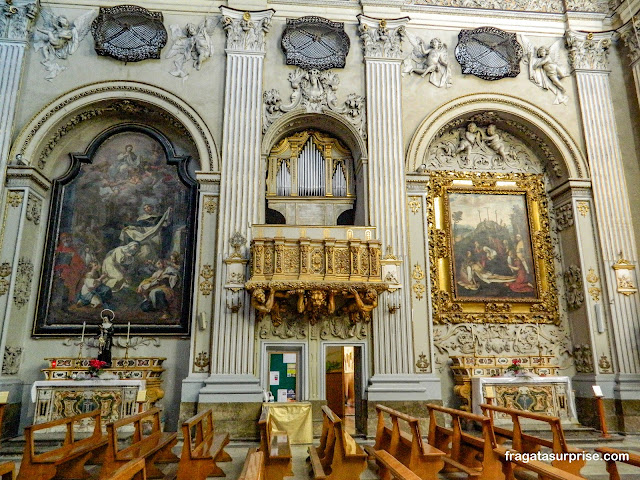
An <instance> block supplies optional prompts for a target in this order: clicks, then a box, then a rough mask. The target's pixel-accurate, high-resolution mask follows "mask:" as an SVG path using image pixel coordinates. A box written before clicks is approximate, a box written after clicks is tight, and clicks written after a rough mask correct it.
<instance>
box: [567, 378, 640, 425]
mask: <svg viewBox="0 0 640 480" xmlns="http://www.w3.org/2000/svg"><path fill="white" fill-rule="evenodd" d="M572 383H573V387H574V389H575V392H576V409H577V410H578V420H579V421H580V423H581V424H582V425H585V426H589V427H593V428H595V429H598V430H599V429H600V419H599V417H598V413H597V410H596V404H595V399H594V396H593V390H592V389H591V387H592V385H598V386H600V388H602V393H603V394H604V399H603V401H604V409H605V420H606V423H607V429H608V430H609V431H610V432H624V433H640V375H637V374H617V375H613V374H611V375H594V374H590V375H585V374H582V375H576V376H575V377H573V379H572Z"/></svg>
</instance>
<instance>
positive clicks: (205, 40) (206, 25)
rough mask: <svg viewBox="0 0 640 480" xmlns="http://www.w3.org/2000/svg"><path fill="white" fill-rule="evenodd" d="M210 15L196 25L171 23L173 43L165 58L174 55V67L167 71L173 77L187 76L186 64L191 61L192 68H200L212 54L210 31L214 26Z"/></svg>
mask: <svg viewBox="0 0 640 480" xmlns="http://www.w3.org/2000/svg"><path fill="white" fill-rule="evenodd" d="M214 23H215V22H214V19H213V18H212V17H208V18H205V19H204V20H202V22H200V24H199V25H198V26H196V25H195V24H194V23H187V25H186V26H185V27H184V29H183V28H181V27H180V26H178V25H171V26H169V29H170V30H171V37H172V39H173V45H171V49H170V50H169V52H168V53H167V58H173V57H176V59H175V60H174V61H173V64H174V65H175V69H174V70H173V71H171V72H169V73H170V74H171V75H173V76H174V77H179V78H187V77H188V76H189V74H188V73H187V72H186V71H185V67H186V65H187V64H188V63H189V62H190V61H192V62H193V68H195V69H196V70H200V67H202V64H203V63H204V62H205V61H206V60H208V59H209V58H210V57H211V55H212V54H213V42H212V41H211V36H210V35H211V33H213V29H214V27H215V24H214Z"/></svg>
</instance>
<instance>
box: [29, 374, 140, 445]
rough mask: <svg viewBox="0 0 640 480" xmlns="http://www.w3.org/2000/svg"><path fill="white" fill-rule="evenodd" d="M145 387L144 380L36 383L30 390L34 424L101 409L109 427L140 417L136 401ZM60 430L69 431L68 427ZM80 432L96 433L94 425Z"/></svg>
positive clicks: (61, 427) (48, 381)
mask: <svg viewBox="0 0 640 480" xmlns="http://www.w3.org/2000/svg"><path fill="white" fill-rule="evenodd" d="M145 387H146V382H145V381H144V380H100V379H91V380H41V381H37V382H34V383H33V386H32V387H31V401H32V402H34V403H35V412H34V417H33V423H34V424H38V423H45V422H50V421H52V420H57V419H59V418H68V417H72V416H74V415H80V414H81V413H87V412H91V411H93V410H96V409H99V410H101V412H102V415H101V417H102V422H103V424H107V423H109V422H113V421H115V420H118V419H120V418H123V417H127V416H130V415H134V414H135V413H137V409H136V406H137V404H136V398H137V396H138V392H139V391H140V390H145ZM59 428H60V429H62V430H66V426H65V425H61V426H60V427H59ZM62 430H61V431H62ZM52 431H55V428H53V429H52ZM78 431H87V432H90V431H93V425H92V424H91V425H89V424H86V425H79V428H78Z"/></svg>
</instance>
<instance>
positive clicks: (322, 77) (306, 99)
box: [262, 68, 367, 138]
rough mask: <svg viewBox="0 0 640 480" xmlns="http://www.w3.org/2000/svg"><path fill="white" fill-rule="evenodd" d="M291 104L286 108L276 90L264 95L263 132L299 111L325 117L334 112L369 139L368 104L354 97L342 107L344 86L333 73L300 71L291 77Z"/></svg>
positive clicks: (356, 95)
mask: <svg viewBox="0 0 640 480" xmlns="http://www.w3.org/2000/svg"><path fill="white" fill-rule="evenodd" d="M289 83H290V84H291V88H292V89H293V92H291V97H290V99H291V103H289V104H288V105H283V104H282V98H281V96H280V92H279V91H278V90H276V89H272V90H267V91H265V92H264V94H263V103H264V110H263V116H262V119H263V120H262V132H263V133H265V132H266V131H267V129H268V128H269V126H270V125H271V124H272V123H273V122H274V121H275V120H276V119H277V118H279V117H280V116H281V115H283V114H285V113H287V112H291V111H293V110H295V109H297V108H304V109H305V110H306V111H307V112H308V113H322V112H324V111H327V110H329V111H332V112H335V113H338V114H340V115H341V116H342V117H343V118H344V119H346V120H348V121H349V123H351V124H352V125H353V126H354V127H355V128H356V129H357V130H358V133H359V134H360V135H361V136H362V137H363V138H366V131H367V129H366V122H365V112H364V110H365V101H364V98H363V97H362V96H361V95H358V94H356V93H350V94H349V95H347V99H346V100H345V101H344V103H343V104H342V106H339V105H338V99H337V96H336V91H337V89H338V85H339V84H340V79H339V78H338V75H337V74H336V73H334V72H332V71H325V72H321V71H319V70H316V69H313V70H310V71H308V72H307V71H305V70H303V69H301V68H296V69H295V71H293V72H291V73H290V74H289Z"/></svg>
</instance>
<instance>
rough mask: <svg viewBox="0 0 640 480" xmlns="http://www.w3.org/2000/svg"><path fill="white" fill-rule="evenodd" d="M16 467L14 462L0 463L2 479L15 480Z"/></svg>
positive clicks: (0, 476)
mask: <svg viewBox="0 0 640 480" xmlns="http://www.w3.org/2000/svg"><path fill="white" fill-rule="evenodd" d="M15 469H16V466H15V464H14V463H13V462H6V463H0V478H1V479H2V480H13V477H14V476H15Z"/></svg>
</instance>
